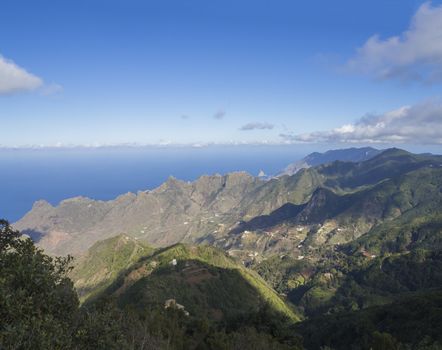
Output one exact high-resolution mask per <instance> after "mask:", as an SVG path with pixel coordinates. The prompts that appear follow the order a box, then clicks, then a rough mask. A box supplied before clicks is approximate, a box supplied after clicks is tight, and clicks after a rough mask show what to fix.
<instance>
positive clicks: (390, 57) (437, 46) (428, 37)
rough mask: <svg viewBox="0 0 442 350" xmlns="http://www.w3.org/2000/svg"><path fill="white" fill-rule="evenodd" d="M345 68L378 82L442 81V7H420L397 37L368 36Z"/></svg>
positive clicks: (426, 4) (429, 3)
mask: <svg viewBox="0 0 442 350" xmlns="http://www.w3.org/2000/svg"><path fill="white" fill-rule="evenodd" d="M347 67H348V68H349V69H350V70H351V71H354V72H361V73H364V74H367V75H371V76H374V77H375V78H378V79H398V80H402V81H413V80H414V81H422V82H425V83H435V82H440V81H442V5H439V6H433V5H432V4H431V2H427V3H425V4H423V5H421V6H420V7H419V9H418V10H417V12H416V14H415V15H414V16H413V18H412V21H411V24H410V27H409V29H408V30H406V31H405V32H403V33H402V34H401V35H399V36H392V37H389V38H386V39H381V38H380V37H379V36H378V35H374V36H372V37H371V38H369V39H368V40H367V41H366V43H365V44H364V45H363V46H362V47H361V48H359V49H358V50H357V54H356V56H355V57H354V58H352V59H351V60H350V61H349V62H348V63H347Z"/></svg>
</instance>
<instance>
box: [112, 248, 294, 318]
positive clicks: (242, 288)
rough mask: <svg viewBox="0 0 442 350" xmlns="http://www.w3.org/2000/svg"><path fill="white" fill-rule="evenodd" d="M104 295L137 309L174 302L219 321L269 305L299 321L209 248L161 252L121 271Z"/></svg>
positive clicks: (252, 276) (257, 280)
mask: <svg viewBox="0 0 442 350" xmlns="http://www.w3.org/2000/svg"><path fill="white" fill-rule="evenodd" d="M175 263H176V264H175ZM104 294H105V295H112V296H115V297H116V298H117V301H118V304H119V305H120V306H122V307H123V306H127V305H134V306H135V307H136V308H137V309H145V308H149V307H151V308H152V307H157V306H158V305H160V306H163V305H164V304H165V302H166V300H169V299H174V300H175V301H176V303H178V304H181V305H183V306H184V307H185V310H186V311H188V312H189V313H190V315H195V316H199V317H206V318H208V319H214V320H218V321H219V320H225V319H229V318H234V317H237V316H239V315H240V314H246V313H253V312H257V311H258V310H259V308H260V307H263V306H264V305H265V304H268V305H269V306H270V307H271V308H272V309H274V310H275V311H276V312H278V313H280V314H282V315H284V316H286V317H288V318H290V319H291V320H293V321H297V320H299V318H298V316H297V315H295V313H294V312H293V311H292V310H291V309H290V308H289V307H288V306H287V305H286V304H285V303H284V301H283V300H282V299H281V298H280V297H279V296H278V295H277V293H276V292H274V291H273V290H272V289H271V288H270V287H269V286H268V285H267V284H266V283H265V282H264V281H263V280H262V278H261V277H260V276H259V275H258V274H256V273H254V272H253V271H250V270H248V269H246V268H245V267H243V266H241V265H239V264H238V263H237V262H235V261H234V260H232V259H231V258H230V257H228V256H227V255H226V254H225V253H224V252H222V251H220V250H218V249H215V248H212V247H209V246H197V247H192V246H186V245H183V244H177V245H174V246H172V247H169V248H165V249H161V250H159V251H157V252H156V253H154V254H152V255H151V256H149V257H146V258H143V259H141V260H140V261H138V262H137V263H135V264H134V265H132V266H131V267H130V268H129V269H127V270H126V271H124V273H123V274H122V275H121V276H119V278H118V279H117V280H116V281H115V282H114V283H113V284H112V285H111V286H110V287H109V288H108V289H107V290H106V291H105V292H104Z"/></svg>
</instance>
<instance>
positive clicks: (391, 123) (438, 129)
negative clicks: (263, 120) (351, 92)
mask: <svg viewBox="0 0 442 350" xmlns="http://www.w3.org/2000/svg"><path fill="white" fill-rule="evenodd" d="M280 137H282V138H283V139H284V140H285V141H286V142H325V143H413V144H442V104H441V103H440V102H438V101H427V102H425V103H421V104H418V105H415V106H404V107H401V108H399V109H396V110H393V111H390V112H387V113H385V114H382V115H368V116H365V117H363V118H361V119H359V120H358V121H356V122H355V123H353V124H346V125H343V126H341V127H339V128H335V129H332V130H329V131H317V132H312V133H306V134H300V135H293V134H280Z"/></svg>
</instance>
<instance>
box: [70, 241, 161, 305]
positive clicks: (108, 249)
mask: <svg viewBox="0 0 442 350" xmlns="http://www.w3.org/2000/svg"><path fill="white" fill-rule="evenodd" d="M152 252H153V249H152V248H150V247H149V246H147V245H145V244H144V243H142V242H140V241H138V240H136V239H134V238H131V237H129V236H127V235H119V236H116V237H112V238H108V239H106V240H104V241H99V242H97V243H95V244H94V245H93V246H92V247H91V248H90V249H89V250H88V252H87V253H86V254H85V255H84V256H82V257H80V258H79V259H78V261H77V262H76V264H75V267H74V269H73V270H72V271H71V273H70V277H71V278H72V279H73V280H74V281H75V288H76V290H77V293H78V295H79V297H80V300H86V299H87V298H89V297H91V296H93V295H96V294H98V293H99V292H101V291H103V290H104V289H105V288H106V287H108V286H109V285H110V284H111V283H112V282H113V281H114V280H115V278H117V276H118V274H119V273H120V272H121V271H123V270H124V269H126V268H128V267H129V266H131V265H132V264H133V263H135V262H136V261H138V260H139V259H140V257H142V256H147V255H149V254H151V253H152Z"/></svg>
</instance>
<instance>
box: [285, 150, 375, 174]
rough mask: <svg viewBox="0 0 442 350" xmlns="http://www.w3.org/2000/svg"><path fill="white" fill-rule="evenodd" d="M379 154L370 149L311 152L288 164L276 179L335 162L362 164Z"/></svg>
mask: <svg viewBox="0 0 442 350" xmlns="http://www.w3.org/2000/svg"><path fill="white" fill-rule="evenodd" d="M380 152H382V151H380V150H378V149H375V148H372V147H362V148H346V149H337V150H330V151H327V152H324V153H319V152H313V153H310V154H309V155H308V156H306V157H304V158H303V159H301V160H300V161H298V162H295V163H292V164H289V165H288V166H287V167H286V168H285V169H284V170H283V171H282V172H280V173H279V174H278V175H277V177H281V176H284V175H289V176H290V175H294V174H296V173H297V172H298V171H300V170H301V169H306V168H310V167H315V166H318V165H322V164H328V163H332V162H335V161H337V160H339V161H342V162H363V161H365V160H368V159H370V158H372V157H374V156H376V155H377V154H379V153H380Z"/></svg>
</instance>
